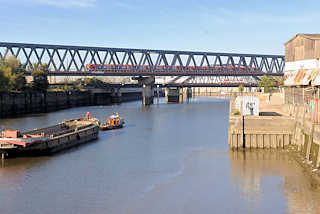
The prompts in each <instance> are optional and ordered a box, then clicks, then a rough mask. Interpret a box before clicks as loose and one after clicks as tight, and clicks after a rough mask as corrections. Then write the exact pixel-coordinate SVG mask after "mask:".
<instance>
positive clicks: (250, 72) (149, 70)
mask: <svg viewBox="0 0 320 214" xmlns="http://www.w3.org/2000/svg"><path fill="white" fill-rule="evenodd" d="M10 55H13V56H16V57H17V58H18V59H19V60H20V61H21V62H22V63H23V64H24V65H25V66H26V68H27V70H28V71H31V70H32V68H33V64H43V63H46V64H48V66H49V75H54V76H191V77H194V76H211V77H221V76H224V77H228V76H229V77H232V76H233V77H241V76H243V77H244V76H246V77H258V76H262V75H272V76H282V75H283V69H284V64H285V62H284V56H282V55H259V54H235V53H214V52H194V51H170V50H148V49H126V48H105V47H86V46H66V45H45V44H25V43H8V42H0V57H8V56H10ZM90 64H91V65H95V66H94V68H93V69H92V68H90V69H88V65H90ZM29 74H30V73H29Z"/></svg>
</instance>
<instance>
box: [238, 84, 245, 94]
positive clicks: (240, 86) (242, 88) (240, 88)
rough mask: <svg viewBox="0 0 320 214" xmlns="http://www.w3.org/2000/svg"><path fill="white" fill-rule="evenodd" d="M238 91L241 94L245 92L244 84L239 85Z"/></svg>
mask: <svg viewBox="0 0 320 214" xmlns="http://www.w3.org/2000/svg"><path fill="white" fill-rule="evenodd" d="M238 90H239V92H240V93H242V92H243V91H244V86H243V85H242V84H240V85H239V87H238Z"/></svg>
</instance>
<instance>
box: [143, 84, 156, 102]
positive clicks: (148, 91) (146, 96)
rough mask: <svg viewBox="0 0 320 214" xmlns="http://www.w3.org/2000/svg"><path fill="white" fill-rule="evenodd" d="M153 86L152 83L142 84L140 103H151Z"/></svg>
mask: <svg viewBox="0 0 320 214" xmlns="http://www.w3.org/2000/svg"><path fill="white" fill-rule="evenodd" d="M153 97H154V92H153V87H152V85H145V84H144V85H143V86H142V105H144V106H148V105H151V104H153Z"/></svg>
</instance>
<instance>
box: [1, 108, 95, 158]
mask: <svg viewBox="0 0 320 214" xmlns="http://www.w3.org/2000/svg"><path fill="white" fill-rule="evenodd" d="M98 134H99V121H98V119H96V118H91V114H90V113H87V117H86V118H79V119H72V120H67V121H64V122H62V123H59V124H57V125H53V126H50V127H46V128H41V129H34V130H32V131H28V132H23V133H21V132H20V131H19V130H13V129H5V130H4V131H2V132H1V135H0V153H1V157H2V159H5V158H6V157H8V156H9V157H12V156H29V155H32V156H33V155H42V154H51V153H55V152H58V151H61V150H64V149H67V148H70V147H72V146H76V145H80V144H83V143H86V142H89V141H92V140H95V139H97V138H98Z"/></svg>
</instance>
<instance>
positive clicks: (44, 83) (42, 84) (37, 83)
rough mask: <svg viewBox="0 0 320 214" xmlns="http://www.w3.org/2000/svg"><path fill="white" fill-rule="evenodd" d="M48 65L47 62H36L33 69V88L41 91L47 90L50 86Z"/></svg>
mask: <svg viewBox="0 0 320 214" xmlns="http://www.w3.org/2000/svg"><path fill="white" fill-rule="evenodd" d="M48 73H49V69H48V65H47V64H42V65H39V64H34V65H33V70H32V73H31V75H32V77H33V81H32V88H33V89H35V90H38V91H41V92H46V91H47V89H48V86H49V82H48Z"/></svg>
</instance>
